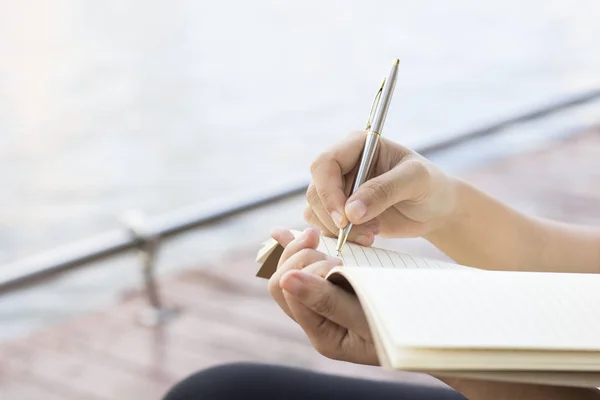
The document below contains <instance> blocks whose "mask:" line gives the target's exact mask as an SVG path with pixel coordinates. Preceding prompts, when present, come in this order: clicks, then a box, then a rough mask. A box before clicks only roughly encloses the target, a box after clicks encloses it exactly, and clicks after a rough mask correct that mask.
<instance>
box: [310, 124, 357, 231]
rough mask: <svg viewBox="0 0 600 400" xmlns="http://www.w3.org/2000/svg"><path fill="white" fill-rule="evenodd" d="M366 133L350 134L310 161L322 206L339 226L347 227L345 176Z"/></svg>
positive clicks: (352, 164) (355, 162)
mask: <svg viewBox="0 0 600 400" xmlns="http://www.w3.org/2000/svg"><path fill="white" fill-rule="evenodd" d="M365 135H366V132H356V133H353V134H351V135H350V136H349V137H348V138H347V139H346V140H344V141H343V142H342V143H340V144H338V145H336V146H334V147H332V148H331V149H329V150H328V151H326V152H324V153H322V154H321V155H319V156H318V157H317V158H316V159H315V160H314V161H313V162H312V164H311V166H310V172H311V177H312V182H313V183H314V186H315V189H316V191H317V194H318V196H319V199H320V200H321V203H322V204H323V208H324V209H325V212H327V214H328V215H330V217H331V219H332V221H334V223H335V224H336V226H337V227H338V228H342V227H344V226H346V224H347V223H348V220H347V219H346V216H345V214H344V204H345V203H346V199H347V197H346V194H345V193H344V179H343V177H344V175H345V174H346V173H348V172H350V170H352V168H354V167H355V165H356V164H357V163H358V159H359V157H360V154H361V152H362V149H363V147H364V144H365Z"/></svg>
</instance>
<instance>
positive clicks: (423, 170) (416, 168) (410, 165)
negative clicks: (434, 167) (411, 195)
mask: <svg viewBox="0 0 600 400" xmlns="http://www.w3.org/2000/svg"><path fill="white" fill-rule="evenodd" d="M405 168H406V169H407V170H408V171H409V174H410V176H412V177H414V178H415V179H423V178H427V177H428V175H429V170H428V169H427V166H426V165H425V163H424V162H423V161H421V160H417V159H412V160H407V161H406V163H405Z"/></svg>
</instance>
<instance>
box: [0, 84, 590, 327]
mask: <svg viewBox="0 0 600 400" xmlns="http://www.w3.org/2000/svg"><path fill="white" fill-rule="evenodd" d="M597 99H600V89H596V90H591V91H589V92H586V93H582V94H579V95H577V96H573V97H570V98H568V99H564V100H561V101H558V102H554V103H552V104H548V105H545V106H542V107H539V108H537V109H534V110H531V111H529V112H526V113H523V114H520V115H517V116H514V117H511V118H507V119H505V120H503V121H500V122H498V123H495V124H491V125H488V126H485V127H482V128H481V129H476V130H472V131H469V132H466V133H463V134H459V135H455V136H451V137H450V138H449V139H446V140H441V141H438V142H436V143H433V144H431V145H427V146H424V147H422V148H418V149H416V151H417V152H419V153H420V154H422V155H424V156H426V157H427V156H429V155H431V154H433V153H436V152H439V151H445V150H448V149H450V148H453V147H455V146H458V145H461V144H463V143H467V142H469V141H473V140H475V139H479V138H484V137H486V136H489V135H492V134H495V133H497V132H501V131H504V130H506V129H507V128H510V127H512V126H514V125H518V124H522V123H526V122H530V121H533V120H537V119H541V118H544V117H546V116H549V115H552V114H556V113H559V112H562V111H566V110H568V109H571V108H574V107H577V106H580V105H583V104H586V103H590V102H592V101H595V100H597ZM307 186H308V182H304V183H301V184H299V185H296V186H293V187H289V188H286V189H284V190H280V191H277V192H274V193H270V194H266V195H262V196H259V197H255V198H252V199H248V200H233V201H229V202H227V203H225V204H223V203H220V205H219V206H218V207H212V208H209V209H206V207H198V208H191V209H184V210H178V211H175V212H171V213H168V214H165V215H162V216H159V217H155V218H153V219H148V218H146V217H145V216H144V215H143V214H141V213H137V214H129V215H127V216H126V217H125V218H124V219H123V224H124V228H123V229H119V230H114V231H110V232H107V233H104V234H101V235H98V236H94V237H92V238H89V239H86V240H83V241H80V242H76V243H73V244H71V245H68V246H65V247H61V248H58V249H55V250H53V251H50V252H48V253H44V254H41V255H38V256H34V257H28V258H25V259H22V260H18V261H16V262H13V263H10V264H8V265H2V266H0V294H2V293H7V292H9V291H14V290H20V289H23V288H25V287H28V286H30V285H35V284H39V283H41V282H44V281H46V280H48V279H49V278H51V277H55V276H57V275H59V274H62V273H65V272H68V271H71V270H74V269H76V268H80V267H83V266H85V265H87V264H89V263H91V262H93V261H98V260H100V259H103V258H106V257H109V256H113V255H116V254H119V253H123V252H126V251H130V250H136V249H137V250H138V251H139V253H140V255H141V257H142V266H143V269H142V271H143V276H144V282H145V289H146V295H147V296H148V301H149V303H150V305H151V307H152V309H154V310H157V311H159V310H162V303H161V299H160V296H159V293H158V288H157V283H156V279H155V265H154V264H155V263H154V258H155V257H154V255H155V253H156V251H157V249H158V246H159V245H160V242H161V240H162V239H164V238H168V237H171V236H174V235H178V234H181V233H184V232H186V231H189V230H192V229H196V228H199V227H202V226H205V225H207V224H211V223H215V222H217V221H219V220H222V219H224V218H228V217H231V216H234V215H237V214H240V213H243V212H246V211H250V210H253V209H256V208H259V207H264V206H266V205H269V204H272V203H275V202H278V201H282V200H285V199H288V198H290V197H292V196H296V195H300V194H303V193H304V192H305V191H306V189H307ZM163 317H164V313H159V314H156V315H154V317H152V318H153V321H154V322H153V323H159V322H160V321H161V320H162V319H163Z"/></svg>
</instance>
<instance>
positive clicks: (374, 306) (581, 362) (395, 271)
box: [257, 232, 600, 387]
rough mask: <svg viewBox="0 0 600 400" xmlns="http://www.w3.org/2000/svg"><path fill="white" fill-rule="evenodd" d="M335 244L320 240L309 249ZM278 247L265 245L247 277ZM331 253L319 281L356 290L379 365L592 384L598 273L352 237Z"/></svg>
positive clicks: (597, 343) (599, 365)
mask: <svg viewBox="0 0 600 400" xmlns="http://www.w3.org/2000/svg"><path fill="white" fill-rule="evenodd" d="M294 234H296V235H297V234H299V232H294ZM335 248H336V241H335V240H334V239H332V238H328V237H322V238H321V241H320V244H319V248H318V250H320V251H322V252H324V253H326V254H329V255H333V256H335V255H336V254H335ZM282 251H283V248H282V247H281V246H280V245H279V244H278V243H277V242H275V241H274V240H272V239H271V240H269V241H267V242H265V243H264V246H263V247H262V248H261V249H260V251H259V252H258V255H257V261H258V262H259V263H260V264H261V267H260V269H259V271H258V273H257V276H259V277H262V278H269V277H270V276H271V275H272V274H273V273H274V272H275V270H276V268H277V263H278V260H279V257H280V256H281V253H282ZM340 258H341V259H342V261H343V263H344V265H343V266H341V267H337V268H335V269H334V270H332V271H331V272H330V273H329V275H328V276H327V278H328V279H329V280H330V281H332V282H334V283H335V284H338V285H340V286H342V287H344V288H345V289H346V290H349V291H352V292H354V293H355V294H356V295H357V296H358V298H359V300H360V303H361V305H362V307H363V310H364V312H365V315H366V317H367V320H368V322H369V326H370V329H371V332H372V336H373V338H374V341H375V347H376V349H377V354H378V357H379V360H380V363H381V364H382V366H383V367H387V368H392V369H399V370H405V371H415V372H425V373H430V374H433V375H437V376H448V377H450V376H453V377H468V378H475V379H488V380H502V381H511V382H531V383H533V382H535V383H544V384H550V385H566V386H581V387H599V386H600V317H599V316H600V275H591V274H566V273H562V274H559V273H533V272H505V271H486V270H479V269H475V268H470V267H466V266H461V265H457V264H453V263H447V262H441V261H436V260H432V259H425V258H420V257H414V256H411V255H408V254H403V253H398V252H395V251H390V250H385V249H379V248H372V247H369V248H367V247H363V246H359V245H357V244H354V243H348V244H346V246H345V248H344V250H343V253H342V255H341V257H340Z"/></svg>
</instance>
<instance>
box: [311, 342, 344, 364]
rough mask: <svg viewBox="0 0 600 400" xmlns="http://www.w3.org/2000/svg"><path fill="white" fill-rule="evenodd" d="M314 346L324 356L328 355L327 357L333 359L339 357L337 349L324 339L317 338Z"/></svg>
mask: <svg viewBox="0 0 600 400" xmlns="http://www.w3.org/2000/svg"><path fill="white" fill-rule="evenodd" d="M313 347H314V348H315V350H316V351H317V352H318V353H319V354H321V355H322V356H323V357H327V358H330V359H332V360H336V359H338V358H339V357H338V354H337V353H336V351H335V349H334V348H332V347H331V346H330V345H329V344H328V343H326V342H324V341H322V340H316V341H315V342H314V343H313Z"/></svg>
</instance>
